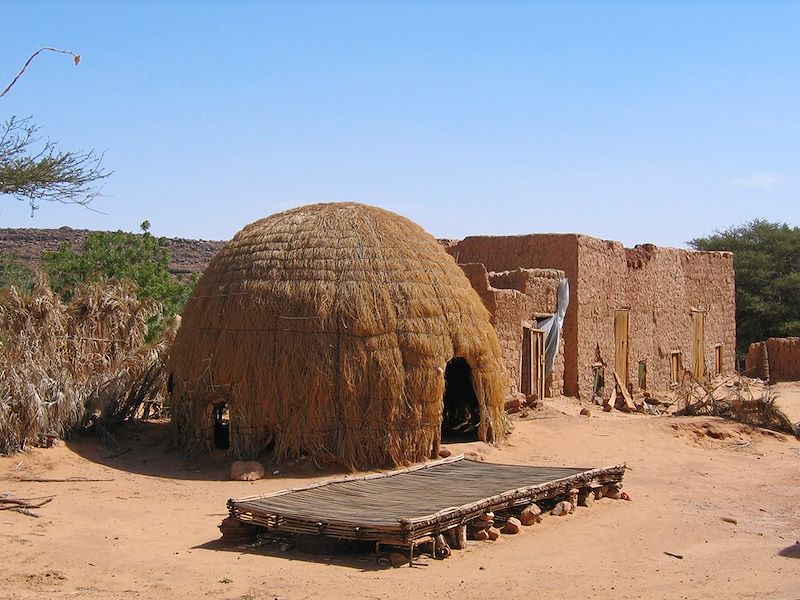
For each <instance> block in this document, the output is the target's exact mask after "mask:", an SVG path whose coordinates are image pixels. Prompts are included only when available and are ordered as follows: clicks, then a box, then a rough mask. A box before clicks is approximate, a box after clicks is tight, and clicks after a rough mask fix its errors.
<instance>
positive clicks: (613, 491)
mask: <svg viewBox="0 0 800 600" xmlns="http://www.w3.org/2000/svg"><path fill="white" fill-rule="evenodd" d="M604 495H605V497H606V498H611V499H612V500H619V499H620V498H622V492H621V491H620V490H619V488H617V487H613V486H609V488H608V492H606V493H605V494H604Z"/></svg>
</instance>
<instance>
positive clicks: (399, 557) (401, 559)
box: [389, 552, 408, 567]
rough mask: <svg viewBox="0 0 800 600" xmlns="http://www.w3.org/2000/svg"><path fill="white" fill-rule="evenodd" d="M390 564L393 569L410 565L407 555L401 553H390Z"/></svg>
mask: <svg viewBox="0 0 800 600" xmlns="http://www.w3.org/2000/svg"><path fill="white" fill-rule="evenodd" d="M389 562H390V563H392V566H393V567H402V566H403V565H407V564H408V557H407V556H406V555H405V554H400V553H399V552H390V553H389Z"/></svg>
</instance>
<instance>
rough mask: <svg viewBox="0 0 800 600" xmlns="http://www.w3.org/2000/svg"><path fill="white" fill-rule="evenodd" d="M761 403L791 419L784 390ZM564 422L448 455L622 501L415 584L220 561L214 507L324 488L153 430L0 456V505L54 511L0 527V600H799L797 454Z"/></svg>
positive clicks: (796, 400) (796, 406) (224, 557)
mask: <svg viewBox="0 0 800 600" xmlns="http://www.w3.org/2000/svg"><path fill="white" fill-rule="evenodd" d="M778 391H779V392H780V395H779V397H780V402H781V403H782V405H783V406H784V407H785V408H786V410H787V412H792V414H800V384H796V383H792V384H781V387H780V388H779V390H778ZM580 408H581V406H580V405H579V404H578V402H577V401H575V400H572V399H563V398H562V399H555V400H553V401H551V402H549V407H548V410H547V411H546V413H545V414H546V415H547V418H541V419H533V420H518V421H516V422H515V430H514V432H513V434H512V435H511V436H510V441H509V443H508V444H507V445H506V446H504V447H502V448H493V447H489V446H486V445H484V444H479V443H473V444H461V445H454V446H451V447H450V448H451V449H452V450H453V451H455V452H462V451H469V450H472V451H476V452H478V453H479V454H481V455H482V456H483V457H484V458H485V460H487V461H494V462H506V463H516V464H526V463H530V464H541V465H553V466H586V467H591V466H608V465H612V464H617V463H621V462H626V463H627V464H628V466H629V467H630V470H629V471H628V472H627V474H626V476H625V486H624V489H625V491H626V492H627V493H628V494H629V495H630V496H631V498H632V500H631V501H630V502H626V501H622V500H616V501H615V500H610V499H603V500H600V501H598V502H596V503H595V505H594V506H593V507H592V508H582V507H581V508H579V509H578V510H577V511H576V512H575V513H574V514H572V515H569V516H565V517H550V516H548V517H547V518H545V520H544V521H543V522H542V523H541V524H538V525H535V526H532V527H525V528H523V530H522V532H521V533H520V534H518V535H514V536H506V535H504V536H501V537H500V539H499V540H497V541H496V542H470V545H469V547H468V548H467V549H466V550H463V551H455V552H454V554H453V556H452V557H451V558H449V559H447V560H443V561H435V560H430V559H427V558H423V559H422V561H421V562H423V563H424V564H425V565H426V566H424V567H415V568H408V567H401V568H394V569H393V568H391V567H389V566H385V565H380V566H379V565H377V564H376V563H375V561H374V558H373V557H372V556H366V555H362V556H330V555H328V556H326V555H322V556H318V555H307V554H303V553H300V552H299V551H296V550H289V551H286V552H282V551H281V550H280V549H278V548H276V547H275V546H265V547H262V548H258V549H253V550H247V549H242V548H236V547H229V546H224V545H222V544H221V543H220V542H219V541H218V540H219V531H218V530H217V525H218V524H219V522H220V521H221V520H222V519H223V518H224V517H225V516H226V508H225V502H226V500H227V499H228V498H229V497H237V496H244V495H250V494H256V493H261V492H268V491H273V490H278V489H283V488H286V487H291V486H295V485H302V484H305V483H309V482H311V481H313V480H316V479H320V478H322V477H327V476H333V475H334V474H331V473H326V474H320V473H318V472H315V471H313V470H310V471H309V470H302V469H295V470H291V469H288V470H287V468H286V467H278V469H279V470H280V472H279V473H278V474H277V475H273V474H272V473H271V471H272V470H274V468H273V469H270V473H269V474H268V476H267V478H266V479H263V480H260V481H256V482H233V481H227V480H226V475H227V466H226V465H227V462H226V459H225V457H224V455H222V454H221V453H220V454H219V455H212V456H208V457H205V458H204V459H203V460H201V461H189V460H186V459H184V458H183V457H182V456H181V455H180V454H179V453H177V452H173V451H168V450H166V447H167V444H168V441H169V431H168V425H167V424H165V423H158V422H147V423H134V424H132V425H131V426H129V427H127V428H126V429H125V431H124V432H123V436H122V439H123V442H124V443H125V444H126V445H127V446H130V447H131V448H132V449H131V450H130V451H129V452H127V453H126V454H124V455H121V456H117V457H108V454H109V452H110V451H109V450H108V449H107V448H106V447H104V446H103V445H101V444H99V443H98V442H97V441H95V440H93V439H91V438H87V439H82V440H77V441H73V442H68V443H63V442H62V443H60V444H59V445H58V446H57V447H54V448H49V449H39V448H36V449H32V450H30V451H27V452H24V453H21V454H17V455H14V456H9V457H0V493H2V492H13V494H14V495H15V496H17V497H34V496H43V495H50V494H53V495H55V498H54V499H53V501H52V502H51V503H50V504H48V505H46V506H44V507H42V508H41V509H38V510H37V512H38V513H39V514H40V515H41V517H40V518H32V517H30V516H26V515H23V514H19V513H16V512H12V511H0V598H119V599H124V598H165V597H170V598H186V597H192V598H232V599H241V600H245V599H249V598H270V599H272V598H282V599H283V598H288V599H294V598H437V599H444V598H458V599H465V600H466V599H470V598H480V599H490V598H492V599H494V598H498V599H502V598H509V599H510V598H529V597H539V598H556V599H557V598H570V599H575V598H611V597H613V598H717V597H725V598H798V597H800V543H799V542H798V540H800V511H798V504H799V501H800V469H798V463H799V462H800V441H798V440H796V439H794V438H791V437H787V436H784V435H780V434H773V433H769V432H763V431H760V430H753V429H751V428H748V427H745V426H742V425H739V424H736V423H730V422H724V421H721V420H719V419H713V418H712V419H709V418H697V417H694V418H672V417H652V416H641V415H623V414H621V413H616V412H614V413H609V414H606V413H602V412H600V411H597V410H593V415H592V416H591V417H590V418H587V417H581V416H579V415H578V411H579V410H580ZM797 420H800V419H797ZM709 427H710V428H711V431H712V432H713V433H714V434H715V435H723V436H725V437H722V438H721V439H715V438H712V437H710V436H709V435H707V434H706V432H707V431H708V428H709ZM104 457H105V458H104ZM26 478H28V479H29V478H39V479H67V478H73V479H74V478H82V479H84V480H81V481H68V482H53V481H45V482H30V481H27V482H26V481H21V479H26ZM86 479H100V480H103V481H86ZM723 519H729V520H734V521H735V523H731V522H728V521H726V520H723ZM666 552H670V553H672V554H676V555H680V556H682V557H683V558H675V557H672V556H669V555H667V554H666Z"/></svg>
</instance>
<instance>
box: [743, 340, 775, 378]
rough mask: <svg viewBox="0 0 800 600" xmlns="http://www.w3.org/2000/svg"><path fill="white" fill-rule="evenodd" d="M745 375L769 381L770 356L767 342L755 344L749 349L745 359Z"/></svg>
mask: <svg viewBox="0 0 800 600" xmlns="http://www.w3.org/2000/svg"><path fill="white" fill-rule="evenodd" d="M744 374H745V375H746V376H747V377H758V378H759V379H765V380H768V379H769V356H768V355H767V343H766V342H753V343H752V344H750V345H749V346H748V347H747V355H746V356H745V357H744Z"/></svg>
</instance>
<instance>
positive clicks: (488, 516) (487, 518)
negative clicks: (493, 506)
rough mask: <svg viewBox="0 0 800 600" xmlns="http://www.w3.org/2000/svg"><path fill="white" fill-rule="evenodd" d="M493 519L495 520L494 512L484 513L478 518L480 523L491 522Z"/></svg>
mask: <svg viewBox="0 0 800 600" xmlns="http://www.w3.org/2000/svg"><path fill="white" fill-rule="evenodd" d="M492 519H494V513H493V512H487V513H483V514H482V515H481V516H480V517H478V521H491V520H492Z"/></svg>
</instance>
